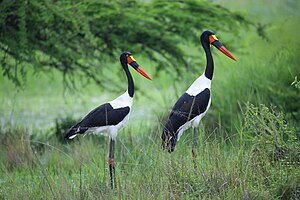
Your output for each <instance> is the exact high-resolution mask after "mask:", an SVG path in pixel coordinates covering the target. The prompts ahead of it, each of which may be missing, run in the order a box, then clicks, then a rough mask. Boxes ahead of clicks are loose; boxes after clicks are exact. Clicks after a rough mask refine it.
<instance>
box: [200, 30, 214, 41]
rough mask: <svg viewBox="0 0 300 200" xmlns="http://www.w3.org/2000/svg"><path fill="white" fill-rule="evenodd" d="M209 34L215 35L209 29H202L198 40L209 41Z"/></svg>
mask: <svg viewBox="0 0 300 200" xmlns="http://www.w3.org/2000/svg"><path fill="white" fill-rule="evenodd" d="M211 35H215V33H214V32H213V31H211V30H206V31H203V33H202V34H201V36H200V40H201V41H203V42H208V43H209V39H208V38H209V36H211Z"/></svg>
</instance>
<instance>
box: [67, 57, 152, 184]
mask: <svg viewBox="0 0 300 200" xmlns="http://www.w3.org/2000/svg"><path fill="white" fill-rule="evenodd" d="M120 62H121V65H122V67H123V70H124V71H125V74H126V76H127V80H128V89H127V91H126V92H125V93H124V94H122V95H121V96H119V97H117V98H116V99H114V100H112V101H110V102H108V103H105V104H103V105H100V106H98V107H96V108H95V109H93V110H92V111H90V112H89V113H88V114H87V115H86V116H85V117H84V118H83V119H82V120H81V121H80V122H78V123H77V124H75V125H74V126H72V127H71V128H70V129H69V130H68V132H67V133H66V135H65V138H67V139H73V138H74V137H76V136H77V135H78V134H86V133H95V134H98V133H101V134H103V135H106V136H109V137H110V144H109V160H108V164H109V171H110V181H111V187H112V188H114V183H115V186H116V177H115V160H114V147H115V139H116V137H117V135H118V133H119V131H120V130H121V129H122V128H123V127H124V126H125V124H126V123H127V121H128V118H129V114H130V110H131V105H132V101H133V95H134V83H133V79H132V76H131V73H130V71H129V69H128V64H129V65H130V66H131V67H133V68H134V69H135V70H136V71H138V72H139V73H140V74H141V75H143V76H144V77H146V78H147V79H149V80H151V78H150V76H148V74H147V73H146V72H145V71H144V70H143V69H142V68H141V67H140V66H139V64H138V63H137V62H136V61H135V59H134V58H133V56H132V54H131V53H130V52H124V53H122V54H121V55H120Z"/></svg>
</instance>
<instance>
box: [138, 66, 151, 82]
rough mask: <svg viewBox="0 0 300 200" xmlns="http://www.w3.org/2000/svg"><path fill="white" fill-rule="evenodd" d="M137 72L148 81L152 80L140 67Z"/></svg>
mask: <svg viewBox="0 0 300 200" xmlns="http://www.w3.org/2000/svg"><path fill="white" fill-rule="evenodd" d="M136 70H137V71H138V72H139V73H140V74H141V75H143V76H144V77H146V78H147V79H149V80H152V78H151V77H150V76H149V75H148V74H147V73H146V72H145V71H144V70H143V69H142V68H141V67H138V68H137V69H136Z"/></svg>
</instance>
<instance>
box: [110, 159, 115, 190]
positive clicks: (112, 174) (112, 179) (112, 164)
mask: <svg viewBox="0 0 300 200" xmlns="http://www.w3.org/2000/svg"><path fill="white" fill-rule="evenodd" d="M108 164H109V174H110V186H111V189H114V188H117V181H116V172H115V165H116V162H115V160H114V159H113V158H110V159H109V160H108Z"/></svg>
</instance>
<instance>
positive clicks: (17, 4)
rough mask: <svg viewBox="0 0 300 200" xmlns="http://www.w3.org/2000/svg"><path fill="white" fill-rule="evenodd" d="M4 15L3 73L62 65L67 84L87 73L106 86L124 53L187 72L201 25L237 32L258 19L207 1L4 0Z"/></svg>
mask: <svg viewBox="0 0 300 200" xmlns="http://www.w3.org/2000/svg"><path fill="white" fill-rule="evenodd" d="M0 13H1V15H0V16H1V17H0V31H1V35H0V59H1V67H2V73H3V75H4V76H6V77H8V78H9V79H11V80H12V81H13V82H14V83H15V84H16V85H21V84H22V81H23V80H24V78H25V77H26V72H27V71H28V69H29V68H33V69H34V71H42V70H49V69H57V70H59V71H60V72H61V73H62V74H63V75H64V76H63V77H64V78H65V79H64V80H65V82H67V83H72V82H73V81H74V80H73V77H74V76H73V75H74V74H79V75H81V76H84V77H86V78H88V79H93V80H94V81H96V82H97V83H98V84H100V85H103V83H104V82H106V81H109V79H108V78H106V76H104V72H103V67H102V68H101V66H105V64H104V63H106V62H108V61H109V60H117V59H118V55H119V54H120V53H121V52H122V51H124V50H129V51H132V52H133V53H136V52H138V53H139V54H142V55H144V56H146V57H148V58H150V59H153V60H154V61H156V62H158V63H164V66H166V65H167V66H170V67H174V69H176V70H180V69H179V68H178V67H179V66H182V65H183V66H187V63H185V59H184V55H185V53H184V52H183V51H182V50H181V48H180V44H183V43H186V42H187V41H192V42H194V43H199V34H200V32H201V30H203V29H205V28H210V29H215V30H218V29H221V30H222V31H227V32H235V33H236V32H237V31H238V29H239V27H241V26H247V25H249V24H250V22H249V21H247V20H246V19H245V18H244V17H243V16H241V15H239V14H235V13H232V12H230V11H229V10H227V9H225V8H223V7H220V6H218V5H212V4H210V3H208V2H207V1H205V0H202V1H196V0H187V1H179V0H175V1H156V0H153V1H149V2H147V3H141V2H139V1H135V0H122V1H121V0H117V1H98V0H86V1H79V0H74V1H69V0H62V1H55V0H30V1H29V0H20V1H18V0H3V1H2V2H1V3H0ZM195 36H197V37H195ZM179 64H180V65H179ZM157 70H164V69H163V68H161V69H160V68H158V69H157ZM120 71H121V70H120ZM96 74H97V76H96ZM99 77H101V79H100V78H99Z"/></svg>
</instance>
